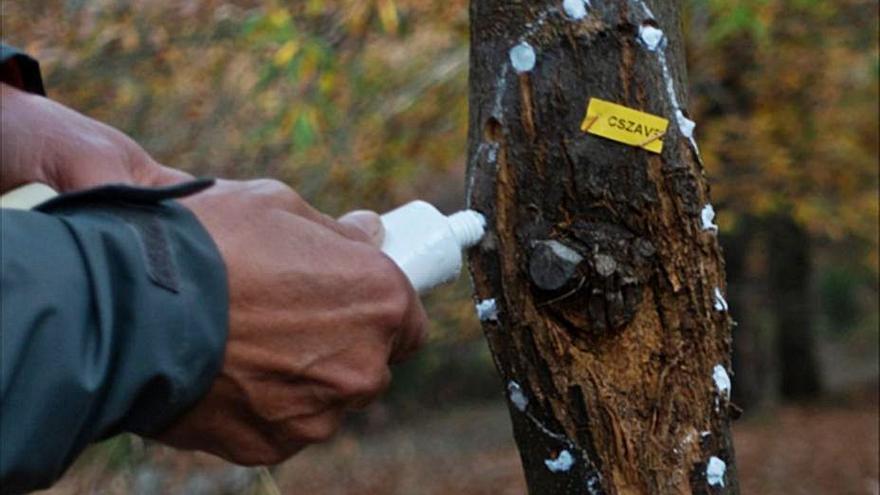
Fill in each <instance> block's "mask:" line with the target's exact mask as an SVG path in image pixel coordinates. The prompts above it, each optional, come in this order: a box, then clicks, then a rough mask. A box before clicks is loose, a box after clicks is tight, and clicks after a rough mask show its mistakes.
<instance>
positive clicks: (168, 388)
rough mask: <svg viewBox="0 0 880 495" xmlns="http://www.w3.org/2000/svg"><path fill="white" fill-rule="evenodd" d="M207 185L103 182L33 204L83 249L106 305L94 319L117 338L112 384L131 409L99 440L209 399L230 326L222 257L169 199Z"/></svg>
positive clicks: (151, 428) (149, 429)
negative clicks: (117, 384)
mask: <svg viewBox="0 0 880 495" xmlns="http://www.w3.org/2000/svg"><path fill="white" fill-rule="evenodd" d="M212 184H213V181H211V180H199V181H192V182H188V183H184V184H180V185H176V186H171V187H165V188H140V187H131V186H125V185H110V186H104V187H98V188H94V189H90V190H87V191H81V192H76V193H72V194H68V195H61V196H59V197H57V198H56V199H53V200H51V201H49V202H47V203H44V204H43V205H41V206H39V207H38V210H39V211H42V212H45V213H50V214H51V215H53V216H56V217H58V218H60V219H61V220H62V221H63V222H64V223H65V224H66V225H67V227H68V229H69V230H70V232H71V233H72V235H73V236H74V238H75V239H76V241H77V243H78V244H79V245H80V246H83V247H85V246H90V248H86V249H82V254H83V255H84V260H85V264H86V266H87V269H88V271H89V272H90V274H91V279H92V281H93V288H92V290H93V292H94V298H95V299H96V300H98V301H102V300H106V301H114V304H112V305H100V304H99V305H98V308H97V311H98V312H99V314H98V315H97V318H98V322H99V324H100V325H102V326H103V325H110V326H112V327H113V328H112V331H113V332H114V334H116V339H118V342H119V346H118V347H117V350H118V353H117V356H116V358H115V359H116V360H117V361H118V369H119V370H120V371H122V372H123V373H120V374H116V376H115V377H114V379H115V380H120V381H122V382H123V385H122V387H120V389H119V393H120V400H122V401H125V400H126V394H127V395H128V400H129V404H128V407H127V410H126V411H125V412H124V413H123V415H122V416H121V417H120V420H121V421H120V422H119V424H117V425H114V426H112V427H110V428H108V429H107V430H106V431H105V432H102V434H101V436H102V437H107V436H110V435H113V434H115V433H118V432H120V431H131V432H134V433H138V434H142V435H152V434H155V433H158V432H160V431H162V430H164V429H165V428H166V427H167V426H168V425H169V424H170V423H171V422H173V421H174V419H176V418H177V417H178V416H180V415H181V414H183V413H184V412H185V411H186V410H188V409H189V408H190V407H192V406H193V405H194V404H195V403H196V402H197V401H198V400H199V399H200V398H201V397H202V396H204V395H205V394H206V393H207V391H208V390H209V388H210V386H211V384H212V382H213V380H214V378H215V376H216V375H217V373H218V372H219V370H220V368H221V366H222V363H223V355H224V350H225V347H226V338H227V334H228V327H229V323H228V319H229V315H228V310H229V295H228V287H227V283H228V282H227V275H226V268H225V265H224V262H223V258H222V257H221V255H220V252H219V250H218V249H217V246H216V245H215V243H214V241H213V239H212V238H211V236H210V235H209V234H208V232H207V231H206V230H205V228H204V227H203V226H202V225H201V223H200V222H199V221H198V219H197V218H196V216H195V215H194V214H193V213H192V212H191V211H189V210H188V209H187V208H185V207H183V206H182V205H180V204H178V203H177V202H175V201H172V199H173V198H178V197H182V196H187V195H190V194H194V193H196V192H199V191H201V190H202V189H205V188H207V187H210V186H211V185H212ZM126 377H130V380H129V381H130V383H125V381H126ZM112 388H115V387H111V389H112ZM120 412H121V411H120Z"/></svg>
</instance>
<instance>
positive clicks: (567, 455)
mask: <svg viewBox="0 0 880 495" xmlns="http://www.w3.org/2000/svg"><path fill="white" fill-rule="evenodd" d="M544 464H545V465H546V466H547V469H549V470H550V471H551V472H554V473H564V472H565V471H568V470H569V469H571V466H572V464H574V457H572V455H571V452H569V451H567V450H563V451H562V452H560V453H559V455H558V456H557V457H556V459H544Z"/></svg>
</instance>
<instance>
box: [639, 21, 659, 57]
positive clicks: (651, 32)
mask: <svg viewBox="0 0 880 495" xmlns="http://www.w3.org/2000/svg"><path fill="white" fill-rule="evenodd" d="M639 38H641V40H642V43H644V44H645V47H646V48H647V49H648V50H651V51H652V52H653V51H654V50H656V49H657V48H659V47H660V45H661V43H663V31H661V30H660V29H657V28H655V27H654V26H651V25H649V24H642V25H641V26H640V27H639Z"/></svg>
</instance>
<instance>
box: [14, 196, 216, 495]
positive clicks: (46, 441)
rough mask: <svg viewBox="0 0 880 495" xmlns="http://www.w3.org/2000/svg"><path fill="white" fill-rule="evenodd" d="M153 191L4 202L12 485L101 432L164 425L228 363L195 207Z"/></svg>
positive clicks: (27, 486) (22, 486)
mask: <svg viewBox="0 0 880 495" xmlns="http://www.w3.org/2000/svg"><path fill="white" fill-rule="evenodd" d="M108 189H109V190H110V193H109V197H110V199H111V200H110V201H109V202H108V192H107V191H108ZM120 190H131V191H134V193H133V194H129V196H134V197H137V196H138V195H141V196H145V197H146V199H145V200H143V201H139V202H138V203H137V204H129V203H125V202H114V201H112V198H113V197H115V196H118V195H119V194H118V193H119V192H120ZM114 191H115V192H114ZM144 191H145V190H136V188H126V187H124V186H110V187H105V188H103V189H102V192H99V193H97V194H94V193H85V194H75V195H73V196H74V197H73V199H69V200H64V199H61V201H58V200H53V202H50V203H49V206H47V207H42V206H41V207H40V209H41V210H43V211H13V210H6V209H3V210H0V211H2V213H0V215H2V222H0V228H2V244H0V257H2V273H0V275H2V292H0V295H2V299H0V320H2V327H0V351H2V353H0V358H2V359H0V368H2V382H0V485H2V487H3V491H4V493H6V491H7V490H9V491H10V492H19V491H24V490H33V489H37V488H41V487H46V486H48V485H49V484H50V483H51V482H53V481H54V480H56V479H57V478H58V477H60V476H61V474H62V473H63V472H64V470H65V469H66V468H67V466H68V465H69V464H70V463H71V462H72V461H73V460H74V459H75V457H76V455H77V454H78V453H79V452H80V451H81V450H82V449H84V448H85V447H86V446H87V445H88V444H89V443H91V442H93V441H96V440H99V439H102V438H105V437H108V436H110V435H113V434H116V433H119V432H123V431H131V432H135V433H141V434H152V433H157V432H159V431H161V430H162V429H164V427H165V426H167V425H168V424H169V423H170V422H171V421H173V420H174V419H175V418H176V417H177V416H178V415H180V414H181V413H183V412H184V411H185V410H186V409H187V408H188V407H190V406H191V405H193V403H194V402H196V401H197V400H198V399H199V398H200V397H201V396H202V395H204V394H205V393H206V392H207V390H208V388H209V386H210V384H211V382H212V381H213V378H214V376H215V375H216V373H217V372H218V370H219V369H220V366H221V364H222V359H223V350H224V347H225V343H226V335H227V331H228V294H227V290H228V289H227V280H226V271H225V267H224V264H223V261H222V258H221V257H220V254H219V252H218V250H217V248H216V246H215V245H214V243H213V241H212V240H211V238H210V236H209V235H208V233H207V232H206V231H205V230H204V228H203V227H202V226H201V224H200V223H199V222H198V221H197V219H196V218H195V216H194V215H193V214H192V213H191V212H190V211H189V210H187V209H186V208H184V207H182V206H180V205H179V204H177V203H175V202H173V201H153V199H154V198H153V197H152V196H154V195H155V193H154V192H151V191H146V192H144ZM153 191H155V190H153ZM124 192H125V191H123V193H124ZM123 195H124V194H123ZM62 198H64V197H62ZM141 199H143V198H141Z"/></svg>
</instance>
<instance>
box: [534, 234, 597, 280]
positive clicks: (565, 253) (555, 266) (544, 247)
mask: <svg viewBox="0 0 880 495" xmlns="http://www.w3.org/2000/svg"><path fill="white" fill-rule="evenodd" d="M533 246H534V247H533V248H532V252H531V256H530V258H529V276H530V277H531V279H532V282H533V283H534V284H535V285H536V286H537V287H538V288H540V289H542V290H549V291H552V290H558V289H560V288H562V287H563V286H565V284H567V283H568V281H569V280H571V279H572V276H573V275H574V274H575V272H576V271H577V266H578V265H579V264H580V262H581V261H583V259H584V257H583V256H581V254H580V253H578V252H577V251H575V250H574V249H572V248H570V247H568V246H566V245H565V244H562V243H561V242H559V241H555V240H546V241H536V242H535V243H534V245H533Z"/></svg>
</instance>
